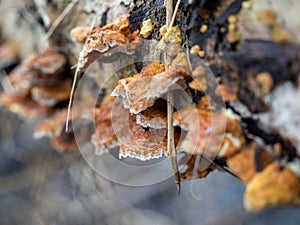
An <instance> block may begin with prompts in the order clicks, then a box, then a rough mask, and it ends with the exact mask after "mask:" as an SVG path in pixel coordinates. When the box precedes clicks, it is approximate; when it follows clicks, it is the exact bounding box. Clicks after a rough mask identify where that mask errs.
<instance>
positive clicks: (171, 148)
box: [164, 0, 180, 194]
mask: <svg viewBox="0 0 300 225" xmlns="http://www.w3.org/2000/svg"><path fill="white" fill-rule="evenodd" d="M178 2H180V0H178ZM178 2H177V4H176V6H177V5H178ZM164 4H165V7H166V26H167V34H168V33H169V31H170V28H171V27H172V25H173V23H174V20H175V18H174V15H175V14H176V13H175V14H174V15H173V0H165V2H164ZM177 8H178V6H177ZM172 15H173V18H174V19H171V18H172ZM172 21H173V22H172ZM164 58H165V65H166V69H167V68H168V67H169V65H170V62H169V58H168V56H167V54H166V53H165V55H164ZM167 98H168V100H167V113H168V143H167V144H168V145H167V151H168V154H169V157H170V160H171V165H172V169H173V172H174V180H175V183H176V184H177V190H178V194H179V193H180V174H179V169H178V164H177V158H176V149H175V140H174V127H173V112H174V108H173V105H172V104H173V95H172V93H171V92H170V91H169V92H168V96H167Z"/></svg>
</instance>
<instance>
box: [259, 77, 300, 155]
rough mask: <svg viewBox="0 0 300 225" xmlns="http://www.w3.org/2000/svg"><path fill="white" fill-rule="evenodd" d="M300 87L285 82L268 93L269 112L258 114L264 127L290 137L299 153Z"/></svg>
mask: <svg viewBox="0 0 300 225" xmlns="http://www.w3.org/2000/svg"><path fill="white" fill-rule="evenodd" d="M299 99H300V89H299V88H296V87H295V86H294V85H293V84H292V83H290V82H286V83H284V84H283V85H281V86H279V87H277V88H276V89H275V90H274V92H273V93H272V94H271V95H270V107H271V111H270V112H269V113H265V114H260V115H259V120H260V122H261V124H262V125H263V127H265V128H266V129H268V128H271V129H275V130H277V131H278V132H279V133H280V134H281V135H282V136H284V137H286V138H288V139H290V140H291V141H292V142H293V143H294V144H295V146H296V147H297V150H298V154H299V155H300V135H299V132H300V101H299Z"/></svg>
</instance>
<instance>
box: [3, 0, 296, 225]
mask: <svg viewBox="0 0 300 225" xmlns="http://www.w3.org/2000/svg"><path fill="white" fill-rule="evenodd" d="M262 2H264V3H262V4H267V3H266V2H268V1H262ZM275 2H277V3H276V4H275V7H277V8H280V6H281V5H280V4H283V3H284V4H283V6H282V7H286V4H292V5H290V6H289V7H288V8H282V7H281V8H280V9H281V10H286V9H287V10H288V9H293V10H291V11H290V12H289V13H284V14H282V18H285V19H286V20H287V21H289V20H290V18H297V19H295V20H293V21H292V24H300V22H299V16H295V15H294V14H295V8H293V6H295V3H296V2H297V1H289V0H286V1H283V0H282V1H275ZM70 3H74V5H73V7H72V8H70V9H69V10H70V11H71V15H76V16H75V17H70V16H69V15H70V14H66V16H65V17H64V18H62V20H61V21H60V23H59V25H57V27H56V28H55V31H54V30H53V33H51V32H50V33H49V29H47V30H46V29H45V27H51V24H53V23H51V21H55V19H56V18H57V17H58V15H60V14H61V13H62V12H63V11H64V10H65V9H66V8H67V7H68V6H70V5H69V4H70ZM47 4H48V5H47ZM75 4H76V5H75ZM133 4H134V1H130V0H123V1H119V0H110V1H105V2H101V1H92V0H82V1H80V0H79V1H68V0H63V1H46V0H34V1H31V0H12V1H10V0H0V15H1V18H0V29H1V36H0V37H1V41H2V42H3V41H6V40H14V41H16V42H17V43H18V45H19V52H20V53H19V54H20V58H21V59H22V58H24V57H25V56H27V55H29V54H30V53H33V52H37V51H39V50H41V49H43V48H44V47H47V46H51V44H52V43H55V44H56V45H59V44H60V43H63V45H61V47H60V48H61V49H60V50H63V51H64V52H66V53H67V55H68V56H69V58H70V62H71V64H73V65H74V64H75V62H76V57H77V55H78V52H79V51H80V49H81V48H82V46H80V45H76V44H74V43H73V42H72V41H71V39H70V37H69V31H70V30H71V28H73V27H74V26H78V25H90V23H91V21H93V18H94V16H95V13H96V12H97V13H98V15H99V18H98V20H97V21H96V25H101V23H103V22H104V21H105V22H107V23H108V22H112V21H114V20H115V18H117V17H118V16H119V15H122V14H124V13H125V12H126V11H128V9H129V8H130V7H132V6H133ZM293 4H294V5H293ZM273 5H274V4H273ZM72 10H73V11H72ZM102 25H103V24H102ZM47 35H48V37H47V38H45V37H46V36H47ZM50 36H51V38H49V37H50ZM298 37H299V36H298ZM1 91H2V90H1ZM35 125H36V122H33V121H24V120H21V119H20V118H19V117H17V116H16V115H14V114H12V113H10V112H8V111H7V110H5V109H4V108H0V126H1V127H0V224H1V225H2V224H3V225H13V224H24V225H27V224H28V225H36V224H43V225H44V224H45V225H46V224H51V225H52V224H53V225H60V224H61V225H64V224H72V225H73V224H74V225H77V224H78V225H80V224H99V225H133V224H134V225H135V224H137V225H150V224H151V225H153V224H157V225H217V224H222V225H226V224H228V225H233V224H240V225H248V224H249V225H250V224H251V225H264V224H272V225H282V224H285V225H296V224H299V223H300V222H299V221H300V209H299V208H298V209H297V208H294V207H284V208H274V209H267V210H264V211H263V212H260V213H256V214H253V213H248V212H246V211H245V210H244V207H243V192H244V185H243V184H242V182H240V181H239V180H237V179H236V178H235V177H233V176H231V175H229V174H226V173H223V172H220V171H214V172H213V173H211V174H210V175H209V176H208V177H206V178H204V179H201V180H194V181H185V182H183V183H182V191H181V194H180V195H177V190H176V186H175V185H174V181H173V178H170V179H168V180H166V181H164V182H161V183H158V184H154V185H149V186H143V187H130V186H124V185H119V184H116V183H113V182H110V181H108V180H106V179H104V178H103V177H101V176H99V175H98V174H97V173H95V172H94V171H93V170H92V169H91V168H90V167H89V166H88V165H87V163H86V161H85V160H84V159H83V157H82V156H81V154H80V152H74V153H59V152H57V151H55V150H53V149H52V147H51V145H50V143H49V140H48V139H47V138H44V139H40V140H34V139H33V138H32V135H33V131H34V128H35ZM95 157H97V156H96V155H95ZM106 169H107V170H108V171H109V170H113V169H114V168H110V167H109V165H108V167H107V168H106Z"/></svg>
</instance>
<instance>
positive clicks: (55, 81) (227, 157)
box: [0, 15, 300, 211]
mask: <svg viewBox="0 0 300 225" xmlns="http://www.w3.org/2000/svg"><path fill="white" fill-rule="evenodd" d="M233 23H234V21H233ZM143 26H144V28H143V29H142V35H141V36H142V37H144V38H147V37H149V35H150V34H151V32H152V31H153V30H152V29H153V27H152V26H151V21H150V20H146V21H145V22H144V23H143ZM202 32H205V28H202ZM161 33H162V36H163V39H164V41H167V42H168V41H169V42H174V43H181V40H179V38H180V30H179V29H178V28H175V27H174V28H172V29H171V31H170V33H171V34H170V36H164V35H163V34H166V29H165V28H164V27H163V28H161ZM71 36H72V38H73V39H74V40H76V41H79V42H86V45H85V46H84V48H83V50H82V52H81V53H80V55H79V62H78V69H79V70H84V69H86V68H88V66H89V65H90V64H91V63H92V62H94V61H95V60H96V59H98V58H99V57H100V56H102V58H101V59H103V60H105V61H111V60H113V57H112V55H113V53H114V50H115V49H116V48H117V47H121V48H118V51H120V49H124V52H126V51H128V48H130V49H131V50H133V51H134V50H135V49H136V48H137V47H138V46H139V45H140V44H141V42H142V41H143V38H142V37H140V36H139V34H138V31H135V32H131V31H130V24H129V20H128V15H124V16H122V17H120V18H118V19H117V21H116V22H115V23H112V24H108V25H106V26H104V27H101V28H92V29H90V28H87V27H77V28H74V29H73V30H72V32H71ZM194 50H195V49H194ZM194 52H195V51H194ZM197 55H199V54H198V53H197ZM199 56H200V57H201V55H199ZM188 60H189V59H188V55H187V54H186V53H185V52H182V51H178V52H177V54H175V57H174V58H172V60H171V63H170V64H169V65H168V66H167V65H165V64H164V63H162V62H158V61H155V62H152V63H149V64H145V65H143V68H142V69H141V70H140V71H139V72H138V73H137V74H132V75H131V76H129V77H126V78H123V79H120V80H119V81H118V84H117V86H116V87H115V88H114V90H113V91H112V93H108V94H107V95H106V96H105V97H104V98H103V99H102V101H101V102H99V103H98V104H97V105H96V108H94V109H89V108H88V109H84V110H82V111H74V110H73V115H72V117H73V120H72V122H74V119H75V120H77V122H78V121H79V122H80V123H82V126H81V129H82V132H80V133H81V134H82V136H81V138H80V140H79V141H80V142H82V143H84V142H92V143H93V144H94V147H95V151H96V152H97V153H98V154H102V153H103V152H109V151H110V150H111V149H113V148H115V147H119V157H120V158H125V157H131V158H136V159H140V160H150V159H156V158H160V157H163V156H169V152H168V150H167V139H168V136H167V127H168V119H167V102H166V101H165V99H166V98H167V97H166V95H167V93H168V92H170V91H174V90H176V88H177V89H178V88H180V89H183V90H185V91H186V92H187V93H188V95H190V96H191V98H193V93H201V94H200V95H199V96H200V97H199V98H198V99H197V101H194V102H193V103H192V104H191V105H190V106H186V107H183V108H181V109H175V112H174V114H173V115H171V116H172V118H173V124H172V126H174V127H175V129H174V138H175V143H176V153H177V154H179V153H183V154H184V157H182V158H180V160H179V161H178V163H179V165H180V166H182V168H183V169H180V171H179V172H180V176H181V179H182V180H185V179H197V178H202V177H206V176H207V175H208V174H209V173H210V172H211V171H213V170H215V169H216V168H220V165H218V163H216V160H215V159H221V160H223V161H225V162H226V164H225V165H222V166H221V167H224V169H226V170H230V171H231V172H232V173H233V174H234V175H235V176H237V177H238V178H240V179H241V180H242V181H243V182H244V183H245V184H246V192H245V197H244V205H245V207H246V209H248V210H249V211H258V210H261V209H263V208H266V207H268V206H274V205H300V188H299V187H300V179H299V177H298V176H297V174H296V173H295V171H293V169H291V168H288V167H287V166H284V165H281V164H280V159H279V158H278V157H276V155H275V154H273V153H272V151H269V150H268V149H267V146H265V145H264V144H262V143H258V142H257V141H255V140H251V139H250V138H248V137H246V135H245V133H244V130H243V127H242V126H241V122H240V121H239V118H238V116H236V115H234V114H233V112H232V111H231V110H229V109H225V108H224V109H222V110H219V109H217V108H216V107H215V103H214V101H213V100H212V98H211V96H208V95H205V91H206V90H207V88H209V81H208V79H207V77H206V74H205V70H204V68H203V67H202V66H198V67H196V68H194V69H191V68H190V65H189V63H188ZM67 63H68V62H67V59H66V57H65V56H64V55H63V54H61V53H59V52H58V51H56V50H53V49H47V50H44V51H42V52H40V53H39V54H37V55H34V56H32V57H28V58H27V59H25V60H24V61H23V62H22V63H21V64H20V65H19V66H18V67H17V68H16V69H14V70H13V71H12V72H11V73H10V74H9V75H8V77H7V79H8V80H9V83H10V84H11V88H10V90H7V91H5V92H4V93H2V94H1V96H0V103H1V104H2V105H4V106H5V107H7V108H8V109H10V110H11V111H13V112H15V113H17V114H20V115H22V116H23V117H26V118H36V117H38V116H39V117H40V116H46V115H50V114H52V116H51V117H49V118H48V119H46V120H43V121H40V122H39V123H38V124H37V127H36V132H35V137H42V136H48V137H50V138H51V140H52V143H53V144H54V146H55V147H56V148H58V149H60V150H62V151H71V150H74V149H75V148H76V147H75V146H76V141H75V139H74V135H73V133H72V132H71V133H67V132H66V131H65V130H64V128H65V124H66V121H65V119H66V117H67V109H66V107H61V106H59V105H60V104H61V103H62V102H64V101H65V100H67V99H68V98H69V94H70V89H71V78H70V76H69V71H68V69H67V65H68V64H67ZM220 82H221V81H220ZM237 92H238V90H235V89H232V88H230V87H228V86H226V85H224V84H220V85H219V86H217V87H215V90H214V93H215V95H216V96H220V97H223V99H224V101H226V102H234V101H236V100H237ZM83 118H88V119H83ZM93 120H94V122H95V124H96V129H95V130H92V128H91V126H90V123H89V122H90V121H93ZM218 121H225V123H224V124H223V125H224V126H222V123H220V124H221V125H219V126H218ZM216 123H217V125H216V126H214V125H213V124H216ZM71 130H72V129H71ZM73 132H74V131H73ZM199 158H200V159H202V160H201V162H200V163H199V162H197V160H199ZM195 167H197V168H195Z"/></svg>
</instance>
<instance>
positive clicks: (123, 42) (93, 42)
mask: <svg viewBox="0 0 300 225" xmlns="http://www.w3.org/2000/svg"><path fill="white" fill-rule="evenodd" d="M128 16H129V15H123V16H120V17H119V18H118V19H117V20H116V21H115V22H114V23H111V24H107V25H105V26H104V27H97V28H93V29H92V30H91V29H87V28H86V27H76V28H74V29H73V30H72V31H71V36H72V38H73V39H74V40H76V41H80V42H86V44H85V46H84V47H83V50H82V51H81V52H80V54H79V58H78V65H77V66H78V69H79V70H82V69H86V68H87V67H88V66H89V65H90V64H91V63H92V62H94V61H95V60H96V59H98V58H99V57H100V56H103V58H102V59H103V60H104V58H105V60H108V61H110V60H109V58H110V57H111V55H112V53H113V51H112V50H113V49H115V48H116V47H122V49H121V48H118V52H119V51H121V52H123V53H126V52H130V51H133V50H134V49H135V48H136V47H137V46H138V45H139V44H140V42H141V40H140V37H139V35H138V31H134V32H131V31H130V26H129V25H130V24H129V19H128Z"/></svg>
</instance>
